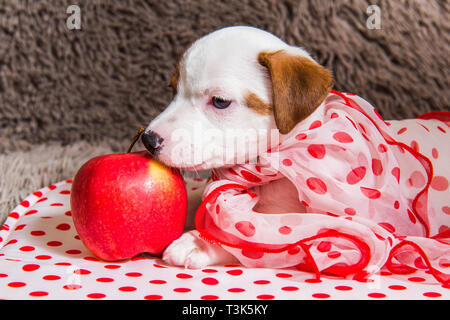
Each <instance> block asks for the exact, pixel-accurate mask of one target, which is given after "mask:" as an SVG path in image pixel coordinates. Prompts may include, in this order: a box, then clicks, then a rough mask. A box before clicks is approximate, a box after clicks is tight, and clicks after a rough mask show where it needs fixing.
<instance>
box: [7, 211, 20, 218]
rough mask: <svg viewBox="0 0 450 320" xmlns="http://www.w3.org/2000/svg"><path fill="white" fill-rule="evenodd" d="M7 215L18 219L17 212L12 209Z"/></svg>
mask: <svg viewBox="0 0 450 320" xmlns="http://www.w3.org/2000/svg"><path fill="white" fill-rule="evenodd" d="M8 217H10V218H13V219H19V214H18V213H17V212H15V211H14V212H11V213H10V214H9V216H8Z"/></svg>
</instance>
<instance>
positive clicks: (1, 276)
mask: <svg viewBox="0 0 450 320" xmlns="http://www.w3.org/2000/svg"><path fill="white" fill-rule="evenodd" d="M7 276H8V275H7V274H5V273H0V278H6V277H7Z"/></svg>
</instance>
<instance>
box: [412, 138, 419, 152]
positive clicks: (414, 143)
mask: <svg viewBox="0 0 450 320" xmlns="http://www.w3.org/2000/svg"><path fill="white" fill-rule="evenodd" d="M411 148H412V149H413V150H414V151H415V152H419V144H418V143H417V141H416V140H413V141H411Z"/></svg>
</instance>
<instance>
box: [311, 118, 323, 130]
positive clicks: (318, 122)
mask: <svg viewBox="0 0 450 320" xmlns="http://www.w3.org/2000/svg"><path fill="white" fill-rule="evenodd" d="M321 125H322V122H321V121H320V120H316V121H314V122H313V123H311V125H310V126H309V130H312V129H316V128H318V127H320V126H321Z"/></svg>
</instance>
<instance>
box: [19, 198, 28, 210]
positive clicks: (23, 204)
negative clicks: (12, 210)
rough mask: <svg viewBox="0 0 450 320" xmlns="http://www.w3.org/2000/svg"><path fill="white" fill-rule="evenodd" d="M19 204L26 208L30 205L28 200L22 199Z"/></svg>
mask: <svg viewBox="0 0 450 320" xmlns="http://www.w3.org/2000/svg"><path fill="white" fill-rule="evenodd" d="M19 205H21V206H22V207H25V208H28V207H29V206H30V202H28V200H24V201H22V202H21V203H20V204H19Z"/></svg>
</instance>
